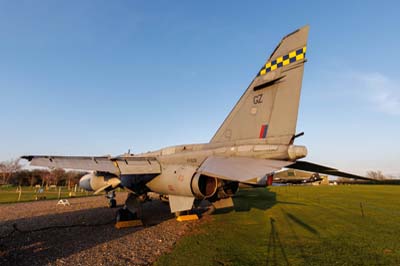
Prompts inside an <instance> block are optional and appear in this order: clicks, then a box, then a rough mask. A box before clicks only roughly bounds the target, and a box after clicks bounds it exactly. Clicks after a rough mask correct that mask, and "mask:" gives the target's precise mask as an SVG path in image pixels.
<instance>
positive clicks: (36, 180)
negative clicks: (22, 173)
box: [29, 169, 50, 186]
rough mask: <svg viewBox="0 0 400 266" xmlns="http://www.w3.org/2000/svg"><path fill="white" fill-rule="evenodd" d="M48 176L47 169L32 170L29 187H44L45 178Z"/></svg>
mask: <svg viewBox="0 0 400 266" xmlns="http://www.w3.org/2000/svg"><path fill="white" fill-rule="evenodd" d="M49 175H50V172H49V170H47V169H33V170H32V171H31V175H30V181H29V183H30V185H31V186H34V185H36V184H41V185H42V186H44V183H45V182H46V178H47V177H48V176H49Z"/></svg>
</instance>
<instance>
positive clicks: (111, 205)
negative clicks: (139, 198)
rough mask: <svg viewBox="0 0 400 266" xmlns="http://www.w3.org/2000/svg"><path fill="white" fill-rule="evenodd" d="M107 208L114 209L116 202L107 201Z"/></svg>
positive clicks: (112, 200)
mask: <svg viewBox="0 0 400 266" xmlns="http://www.w3.org/2000/svg"><path fill="white" fill-rule="evenodd" d="M108 207H110V208H115V207H117V201H116V200H115V199H110V200H109V201H108Z"/></svg>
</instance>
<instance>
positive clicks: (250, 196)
mask: <svg viewBox="0 0 400 266" xmlns="http://www.w3.org/2000/svg"><path fill="white" fill-rule="evenodd" d="M232 200H233V204H234V206H233V207H228V208H223V209H218V210H216V211H215V212H214V214H224V213H228V212H231V211H236V212H248V211H250V210H251V209H258V210H267V209H270V208H272V207H273V206H274V205H275V204H277V203H280V204H290V205H306V204H303V203H298V202H288V201H278V200H277V199H276V192H273V191H270V190H269V189H268V188H252V189H243V190H240V191H239V192H238V193H237V194H236V195H235V196H233V197H232Z"/></svg>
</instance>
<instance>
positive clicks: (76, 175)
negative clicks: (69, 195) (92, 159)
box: [65, 171, 86, 189]
mask: <svg viewBox="0 0 400 266" xmlns="http://www.w3.org/2000/svg"><path fill="white" fill-rule="evenodd" d="M85 174H86V172H79V171H68V172H66V173H65V175H66V180H65V182H66V183H65V185H66V186H68V188H69V189H71V188H73V187H74V186H75V184H79V179H81V177H82V176H83V175H85Z"/></svg>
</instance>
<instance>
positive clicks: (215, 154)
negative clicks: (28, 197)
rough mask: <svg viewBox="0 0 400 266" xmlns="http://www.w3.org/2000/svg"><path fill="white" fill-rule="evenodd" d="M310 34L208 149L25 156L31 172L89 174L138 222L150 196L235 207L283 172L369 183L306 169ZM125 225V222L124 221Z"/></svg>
mask: <svg viewBox="0 0 400 266" xmlns="http://www.w3.org/2000/svg"><path fill="white" fill-rule="evenodd" d="M308 31H309V27H308V26H305V27H303V28H300V29H298V30H296V31H294V32H292V33H290V34H289V35H287V36H285V37H284V38H283V39H282V40H281V42H280V43H279V44H278V46H277V47H276V48H275V50H274V51H273V52H272V54H271V56H270V57H269V58H268V60H267V62H266V63H265V64H264V65H263V66H262V67H261V69H260V70H259V71H258V72H257V74H256V76H255V78H254V79H253V80H252V82H251V83H250V85H249V87H248V88H247V89H246V90H245V92H244V94H243V95H242V97H241V98H240V99H239V101H238V102H237V103H236V105H235V106H234V107H233V109H232V111H231V112H230V113H229V115H228V116H227V117H226V119H225V120H224V122H223V123H222V125H221V126H220V128H219V129H218V130H217V132H216V133H215V135H214V136H213V137H212V139H211V140H210V142H209V143H204V144H188V145H178V146H172V147H167V148H163V149H160V150H157V151H152V152H147V153H141V154H135V155H133V154H124V155H121V156H116V157H108V156H98V157H96V156H95V157H80V156H76V157H70V156H51V155H46V156H43V155H28V156H22V158H24V159H27V160H29V161H30V162H31V165H33V166H45V167H57V168H58V167H59V168H67V169H83V170H90V171H92V172H91V173H90V174H87V175H85V176H84V177H82V179H81V180H80V186H81V187H83V188H85V189H87V190H91V191H96V193H98V192H101V191H106V192H111V193H110V194H109V197H110V205H111V206H114V205H115V200H114V198H113V195H114V194H113V190H115V189H116V188H117V187H123V188H125V189H126V190H128V191H129V196H128V198H127V200H126V202H125V207H124V208H123V209H122V210H120V211H119V212H118V217H119V219H122V218H121V217H125V218H126V217H128V216H129V217H131V218H135V217H136V215H135V214H136V213H137V210H138V208H139V207H140V204H141V203H142V202H143V201H145V200H146V199H147V193H149V192H155V193H158V194H160V195H166V196H168V199H169V204H170V208H171V212H175V213H179V212H182V211H186V210H190V209H192V208H193V206H194V204H195V203H196V202H198V201H199V200H203V199H207V200H208V201H210V202H211V203H212V204H213V205H214V206H216V207H217V208H219V207H227V206H232V204H233V201H232V199H231V197H232V196H233V195H234V194H235V193H236V192H237V190H238V187H239V183H243V184H248V185H251V186H265V185H267V182H266V180H265V179H263V177H265V176H268V175H269V174H272V173H274V172H275V171H277V170H280V169H282V168H285V167H286V168H292V169H299V170H305V171H310V172H319V173H325V174H329V175H338V176H344V177H350V178H359V179H366V178H365V177H361V176H356V175H352V174H348V173H344V172H340V171H338V170H336V169H334V168H330V167H326V166H321V165H317V164H313V163H309V162H305V161H298V160H299V159H301V158H304V157H305V156H306V155H307V149H306V147H305V146H300V145H294V141H295V139H296V138H297V137H298V136H300V135H301V133H300V134H296V123H297V114H298V108H299V100H300V90H301V84H302V79H303V70H304V64H305V63H306V52H307V38H308ZM125 218H123V219H125Z"/></svg>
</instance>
